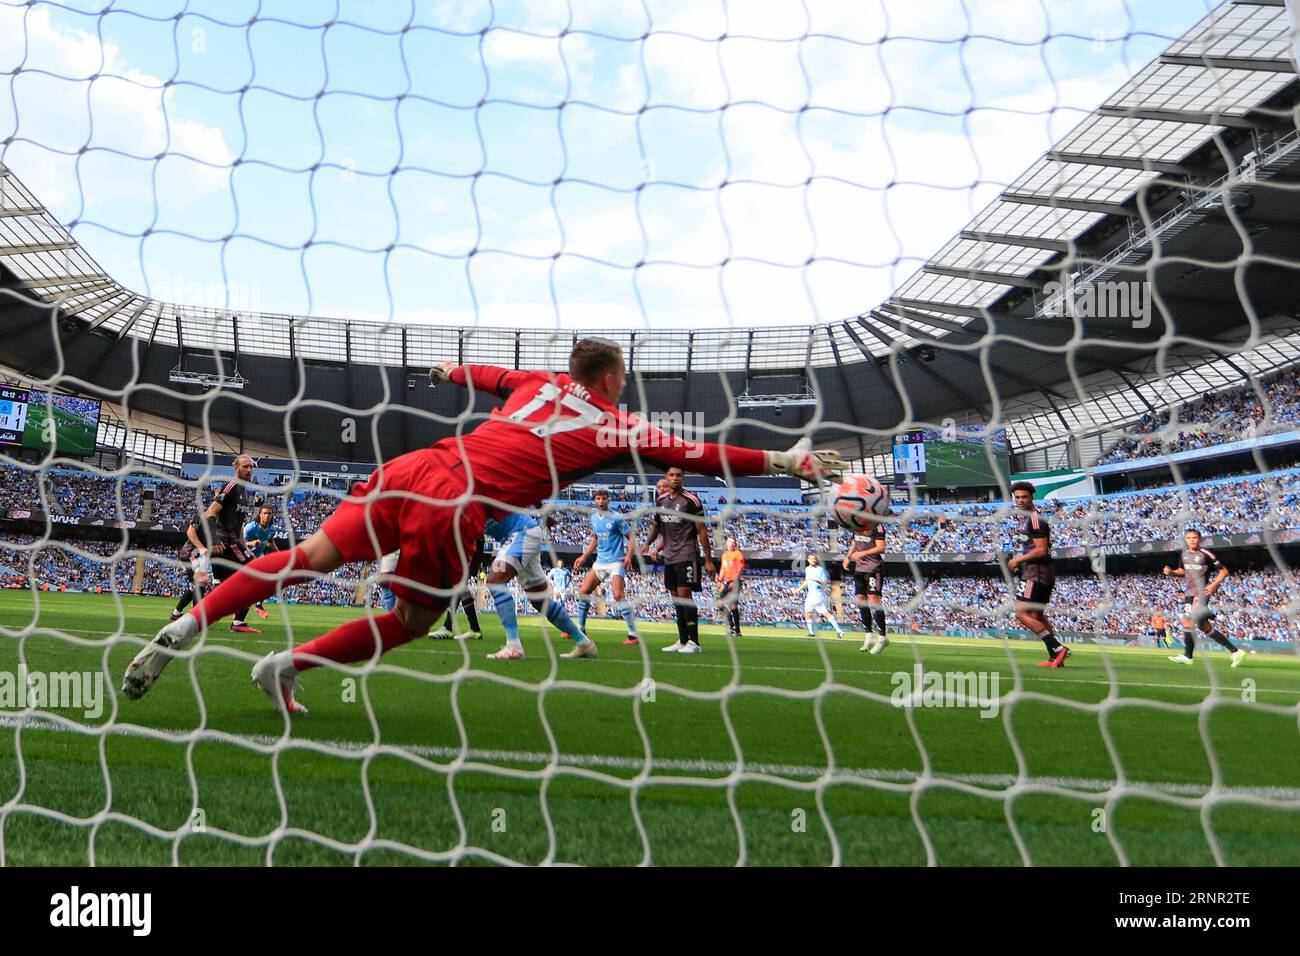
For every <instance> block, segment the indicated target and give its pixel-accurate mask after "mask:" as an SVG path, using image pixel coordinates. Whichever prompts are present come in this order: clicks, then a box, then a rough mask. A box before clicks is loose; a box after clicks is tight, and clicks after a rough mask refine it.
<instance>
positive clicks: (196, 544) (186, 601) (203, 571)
mask: <svg viewBox="0 0 1300 956" xmlns="http://www.w3.org/2000/svg"><path fill="white" fill-rule="evenodd" d="M213 537H214V535H213V534H212V531H211V529H210V528H209V527H208V522H207V519H206V518H204V517H203V515H201V514H197V515H195V516H194V517H193V518H191V519H190V523H189V525H188V526H187V527H186V529H185V543H184V544H183V545H181V548H180V551H178V552H177V554H176V556H177V557H178V558H180V559H181V560H182V561H184V562H185V564H186V567H187V571H188V574H189V579H190V586H189V587H188V588H186V589H185V590H184V591H183V592H182V593H181V596H180V600H178V601H177V602H176V607H175V608H174V609H173V610H172V620H173V621H174V620H176V619H177V618H178V617H180V616H181V615H182V614H183V613H184V612H185V609H186V608H187V607H189V605H190V603H191V602H193V603H195V604H198V603H199V602H200V601H202V600H203V596H204V594H206V593H207V591H208V588H210V587H211V586H212V562H211V559H210V558H209V553H210V551H211V550H212V539H213Z"/></svg>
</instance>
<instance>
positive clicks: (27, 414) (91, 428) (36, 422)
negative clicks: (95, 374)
mask: <svg viewBox="0 0 1300 956" xmlns="http://www.w3.org/2000/svg"><path fill="white" fill-rule="evenodd" d="M100 407H101V403H100V402H97V401H96V400H95V399H93V398H77V397H76V396H75V395H56V394H52V393H50V392H31V391H28V390H27V389H22V388H10V387H8V386H0V444H3V445H21V446H23V447H24V448H37V449H40V450H42V451H47V450H49V449H50V448H51V447H53V448H54V450H55V452H56V453H57V454H60V455H80V456H85V455H91V454H94V452H95V437H96V435H97V434H98V432H99V412H100Z"/></svg>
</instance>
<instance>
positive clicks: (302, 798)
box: [0, 591, 1300, 866]
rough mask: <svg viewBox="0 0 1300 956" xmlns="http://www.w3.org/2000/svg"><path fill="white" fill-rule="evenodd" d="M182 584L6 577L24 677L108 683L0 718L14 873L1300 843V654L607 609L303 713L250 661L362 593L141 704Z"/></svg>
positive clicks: (1170, 857) (227, 649) (1191, 859)
mask: <svg viewBox="0 0 1300 956" xmlns="http://www.w3.org/2000/svg"><path fill="white" fill-rule="evenodd" d="M169 605H170V602H169V601H166V600H163V599H150V598H123V599H121V600H120V601H118V600H117V599H115V598H114V597H112V596H92V595H54V596H49V595H47V596H42V597H41V599H40V605H39V613H37V609H36V607H35V602H34V600H33V597H32V595H31V594H29V593H27V592H14V591H5V592H0V622H3V628H2V629H0V673H3V672H10V673H16V672H17V669H18V665H19V662H20V659H21V661H22V662H23V663H24V664H25V665H26V667H27V668H28V670H29V671H37V670H40V671H47V672H49V671H80V670H89V671H96V672H104V673H105V676H106V687H105V694H106V697H107V698H108V699H107V701H106V711H105V713H104V714H103V715H102V716H100V717H99V718H97V719H90V718H87V717H85V716H84V715H83V714H82V713H80V712H68V711H59V712H57V715H58V717H59V719H62V720H66V721H72V722H75V724H76V725H78V726H80V727H83V728H84V727H89V728H91V729H92V730H94V731H95V732H93V733H89V734H87V733H80V732H78V731H77V726H72V727H61V728H60V727H53V726H51V725H50V724H49V722H48V721H47V722H45V723H43V724H41V725H39V726H32V725H30V723H29V724H28V725H27V726H22V722H21V721H20V719H19V718H18V716H17V714H16V713H15V712H14V711H13V710H9V711H5V712H4V713H3V714H0V719H3V722H4V726H3V728H0V860H2V861H3V862H4V863H7V864H10V865H24V864H69V865H80V864H86V863H89V862H91V861H92V859H93V862H95V863H96V864H98V865H133V864H166V863H170V862H172V861H173V859H176V860H178V861H179V862H180V863H182V864H195V865H204V864H261V863H264V862H267V861H268V860H269V861H271V862H273V863H275V864H278V865H294V864H336V865H351V864H354V863H356V862H361V863H363V864H402V863H422V862H435V863H436V862H442V861H450V860H453V859H454V860H455V861H456V862H458V863H461V864H469V863H483V862H487V863H491V862H499V861H521V862H526V863H540V862H544V861H555V862H564V863H586V864H637V863H641V862H646V861H649V862H653V863H656V864H710V865H713V864H717V865H731V864H734V863H736V862H737V861H738V860H739V859H740V858H741V857H742V854H743V858H744V861H745V862H746V863H749V864H758V865H773V864H780V865H784V864H800V865H822V864H828V863H831V862H834V861H838V862H842V863H845V864H856V865H876V864H903V865H923V864H926V863H927V862H937V863H939V864H944V865H972V864H1020V863H1021V862H1023V859H1024V857H1025V856H1028V858H1029V859H1030V860H1031V861H1032V862H1033V863H1036V864H1046V865H1061V864H1082V865H1101V866H1109V865H1116V864H1117V863H1118V862H1119V859H1120V852H1122V854H1123V855H1124V856H1125V857H1126V859H1127V861H1128V862H1129V863H1132V864H1135V865H1164V864H1169V865H1183V864H1211V863H1213V862H1215V847H1216V846H1217V852H1218V855H1219V859H1221V860H1222V861H1224V862H1227V863H1229V864H1236V865H1253V864H1272V865H1282V866H1295V865H1298V864H1300V843H1298V841H1296V840H1295V839H1294V835H1295V833H1296V832H1297V831H1300V745H1298V744H1300V740H1297V704H1298V701H1300V663H1298V662H1297V661H1296V660H1295V659H1294V658H1290V657H1288V656H1282V655H1254V656H1252V657H1251V658H1250V659H1249V661H1248V662H1247V665H1246V666H1245V667H1244V668H1242V669H1239V670H1229V669H1228V666H1227V665H1228V661H1227V658H1226V656H1225V655H1223V654H1203V655H1201V657H1202V658H1203V659H1198V662H1197V664H1196V665H1195V666H1194V667H1184V666H1178V665H1175V664H1171V663H1169V662H1168V661H1166V660H1165V656H1166V653H1165V652H1154V651H1138V650H1130V649H1105V650H1103V649H1102V648H1099V647H1093V646H1081V647H1077V648H1076V649H1075V655H1074V657H1073V658H1072V660H1071V662H1070V666H1069V667H1068V668H1066V669H1064V670H1062V671H1046V670H1044V669H1042V668H1039V667H1036V666H1034V665H1035V664H1036V662H1037V661H1038V660H1039V659H1040V657H1041V649H1040V648H1039V647H1037V646H1036V645H1031V644H1028V643H1017V642H1005V643H1004V642H997V641H977V640H959V639H950V638H895V640H894V642H893V644H892V645H891V646H890V647H889V648H888V650H887V651H886V652H885V653H884V654H882V655H879V656H874V657H871V656H867V655H864V654H860V653H859V652H858V644H859V640H858V637H859V636H860V635H855V636H853V637H852V638H851V639H849V640H845V641H836V640H835V638H834V636H833V634H832V633H831V632H825V631H823V632H822V633H823V635H829V637H828V639H826V640H822V641H812V640H808V639H806V638H804V639H798V638H797V637H795V635H796V634H797V633H798V632H793V631H786V632H777V631H766V632H762V633H759V632H755V633H754V634H753V635H752V636H751V635H747V636H746V637H744V638H743V639H740V640H737V641H728V640H727V639H726V638H724V637H723V636H721V634H719V633H717V632H716V630H715V629H713V628H704V634H703V637H702V641H703V644H704V647H705V653H704V654H702V655H699V656H697V657H689V658H680V657H676V656H670V655H666V654H662V653H661V652H660V647H661V646H662V645H663V644H665V643H667V641H668V640H669V639H670V630H671V629H670V628H668V627H665V626H660V625H645V626H644V629H645V630H646V631H647V632H648V633H649V637H650V639H649V640H648V641H646V642H643V645H642V647H640V648H638V647H624V646H622V644H621V640H622V637H623V633H622V628H621V624H616V623H612V622H611V623H608V624H605V623H602V624H598V625H596V626H594V627H593V629H592V630H593V636H594V637H595V638H596V639H597V641H598V642H599V644H600V657H599V659H597V660H594V661H586V660H582V661H558V660H555V659H554V658H553V657H552V656H551V654H550V653H548V640H547V639H546V638H544V637H543V635H542V632H541V626H540V623H539V620H538V618H537V617H535V616H534V617H529V618H526V619H525V620H524V623H523V636H524V642H525V647H526V648H527V650H528V652H529V657H528V658H527V659H525V660H523V661H516V662H511V663H496V662H489V661H487V660H485V659H484V657H483V655H484V654H485V653H486V652H488V651H491V650H495V649H496V648H497V647H498V646H499V636H498V635H499V631H498V630H497V628H496V625H495V619H494V618H493V617H490V616H488V617H485V618H484V620H485V623H488V631H489V633H488V635H487V637H486V638H485V639H484V640H483V641H476V642H467V643H465V644H461V643H457V642H451V641H437V642H435V641H430V640H423V639H422V640H420V641H417V642H414V643H413V644H411V645H409V646H407V647H404V648H401V649H398V650H397V651H395V652H393V653H392V654H389V655H387V656H386V657H384V658H383V661H382V665H381V666H380V667H379V668H378V669H376V670H374V671H372V672H371V673H369V674H368V675H365V676H363V677H361V678H360V679H358V680H356V681H355V694H352V693H349V685H348V684H347V683H346V681H347V680H348V678H350V677H351V678H356V677H358V676H359V675H358V672H357V671H355V670H349V671H348V672H347V673H341V672H335V671H330V670H325V669H318V670H314V671H312V672H310V673H307V674H306V675H304V679H303V683H304V688H305V693H304V695H303V698H302V699H303V702H304V703H306V704H307V705H308V706H309V707H310V708H311V713H310V714H309V715H307V716H305V717H302V718H297V719H295V720H294V721H293V722H292V726H291V727H290V726H289V725H288V724H287V722H286V721H285V719H284V718H283V717H282V716H281V715H280V714H278V713H277V712H276V711H275V710H274V709H273V708H272V707H271V706H270V704H269V702H268V701H267V700H266V698H265V697H263V696H262V694H261V693H260V692H258V691H257V690H256V689H255V688H254V687H253V686H252V685H251V684H250V683H249V679H248V675H249V670H250V667H251V665H252V663H253V661H254V660H255V658H257V657H260V656H262V655H263V654H265V653H266V652H268V651H270V650H273V649H278V648H282V647H285V646H288V645H289V643H290V628H289V625H290V624H291V625H292V636H293V637H294V638H296V639H298V640H301V639H305V638H306V637H309V636H313V635H314V634H316V633H319V632H321V631H323V630H325V629H327V628H328V627H330V626H331V625H333V624H335V623H337V622H340V621H342V620H345V619H348V618H350V617H353V616H355V615H357V614H358V613H361V612H359V611H357V610H355V609H343V608H317V607H305V606H291V607H288V608H284V607H276V606H272V615H271V617H270V618H269V619H268V620H266V621H259V622H256V623H258V626H260V627H262V629H263V631H264V633H263V634H262V635H261V637H259V638H255V639H251V640H250V639H246V638H244V637H243V636H241V635H234V634H231V633H230V632H228V631H226V630H225V625H224V624H223V625H222V626H221V628H220V630H214V632H213V636H212V637H210V638H209V639H208V640H207V642H206V644H205V645H204V647H203V650H202V652H201V654H199V655H198V656H197V657H195V658H193V659H192V660H190V661H178V662H175V663H173V664H172V666H171V667H170V668H169V669H168V671H167V672H166V673H165V674H164V675H163V678H162V680H161V681H160V682H159V684H158V685H157V686H156V687H155V688H154V690H153V691H152V692H151V693H150V694H149V695H148V696H147V697H146V698H144V699H143V700H141V701H138V702H132V701H128V700H125V699H124V698H120V697H119V696H118V695H117V694H116V689H117V687H118V685H119V684H120V677H121V673H122V671H123V669H124V668H125V666H126V663H127V661H128V660H129V659H130V657H131V656H132V655H133V654H134V652H135V650H136V648H137V647H138V645H137V644H135V643H133V642H130V641H126V640H122V639H121V636H122V635H123V634H128V635H136V636H141V637H144V636H149V635H152V634H153V633H154V632H155V630H156V629H157V627H158V626H159V624H160V623H161V622H162V621H163V620H165V618H166V613H167V609H168V607H169ZM109 635H116V639H108V638H109ZM236 638H238V639H236ZM566 649H567V648H566V647H565V646H564V645H563V644H559V643H557V644H556V645H555V646H554V650H555V651H556V652H563V651H564V650H566ZM918 662H920V663H921V664H922V666H923V667H924V668H925V669H926V670H927V671H985V672H992V673H997V674H998V675H999V678H1000V689H1001V692H1002V693H1003V694H1004V695H1005V694H1007V693H1008V692H1010V691H1011V690H1012V689H1013V688H1015V687H1016V682H1017V679H1018V680H1019V682H1020V683H1019V687H1020V688H1021V691H1022V692H1024V695H1023V696H1020V697H1019V699H1017V700H1015V701H1013V702H1004V703H1003V705H1002V707H1001V711H1000V713H999V714H998V716H997V717H995V718H991V719H990V718H982V717H981V716H980V711H979V710H977V709H971V708H965V709H963V708H955V707H945V708H929V709H927V708H915V709H900V708H896V707H894V706H892V705H891V704H890V703H889V701H888V699H887V698H888V695H890V694H891V692H892V691H893V689H894V684H893V682H892V677H893V675H894V674H895V673H896V672H900V671H907V672H911V671H913V669H914V667H915V665H916V664H917V663H918ZM494 676H495V677H499V678H500V679H493V678H494ZM647 679H649V680H652V681H653V682H654V683H653V685H647V684H645V683H644V681H646V680H647ZM1246 679H1249V680H1250V681H1251V682H1253V683H1252V684H1251V685H1247V687H1248V688H1251V687H1253V697H1254V702H1248V701H1247V700H1244V699H1243V696H1245V697H1249V696H1251V695H1250V694H1243V685H1242V681H1243V680H1246ZM651 689H653V695H652V696H653V700H647V699H645V698H646V697H649V696H651V694H650V690H651ZM868 691H870V692H874V693H875V694H878V695H883V696H884V697H885V698H886V699H885V700H882V699H880V698H873V697H870V696H868V695H866V693H864V692H868ZM353 698H354V699H353ZM1103 701H1105V702H1106V704H1105V707H1104V708H1103V709H1102V710H1101V711H1100V712H1099V711H1098V709H1097V708H1096V706H1095V705H1098V704H1100V703H1102V702H1103ZM1207 701H1208V703H1207ZM1156 704H1163V705H1167V706H1165V707H1160V706H1156ZM105 727H108V728H109V730H108V732H107V733H103V732H101V731H102V730H103V729H104V728H105ZM1013 740H1014V745H1013ZM376 742H378V743H380V744H382V748H370V749H366V747H367V745H369V744H373V743H376ZM552 754H558V758H555V759H552ZM738 754H740V755H743V760H744V770H745V773H744V775H743V776H741V775H739V774H736V773H734V772H733V771H734V770H735V768H736V758H737V755H738ZM651 757H652V758H653V759H651ZM828 765H829V766H832V767H833V768H834V773H833V775H830V776H827V774H826V768H827V767H828ZM548 767H549V768H550V769H549V770H548ZM1117 768H1122V776H1123V780H1124V781H1125V787H1124V788H1123V789H1122V790H1108V788H1110V787H1111V784H1112V782H1113V781H1115V780H1116V778H1117V773H1118V769H1117ZM918 777H919V778H920V780H921V782H920V783H919V784H918V783H917V779H918ZM1017 780H1020V784H1019V785H1018V786H1017V787H1016V788H1015V789H1013V790H1008V787H1009V785H1011V784H1012V783H1013V782H1015V781H1017ZM1212 785H1213V787H1214V789H1213V790H1212V791H1211V797H1210V798H1209V799H1208V800H1206V799H1201V795H1202V794H1203V793H1205V791H1206V789H1207V788H1210V787H1211V786H1212ZM195 808H197V809H200V810H201V811H202V814H201V815H195V814H194V813H193V811H194V809H195ZM1099 809H1100V811H1101V813H1098V810H1099ZM196 819H197V820H199V821H201V824H202V826H201V828H200V827H196V826H194V825H193V824H192V821H193V820H196ZM1117 848H1118V851H1117Z"/></svg>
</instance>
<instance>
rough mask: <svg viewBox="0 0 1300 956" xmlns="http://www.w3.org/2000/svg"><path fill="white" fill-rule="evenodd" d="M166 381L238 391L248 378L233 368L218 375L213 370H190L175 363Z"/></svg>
mask: <svg viewBox="0 0 1300 956" xmlns="http://www.w3.org/2000/svg"><path fill="white" fill-rule="evenodd" d="M167 381H169V382H171V383H172V384H173V385H200V386H202V387H203V388H205V389H209V388H232V389H238V390H239V391H241V392H242V391H243V390H244V386H245V385H246V384H248V379H246V378H244V376H242V375H240V374H239V370H238V369H235V370H234V371H233V372H231V373H230V374H229V375H218V374H217V373H215V372H191V371H189V370H187V369H184V368H181V367H180V366H179V365H177V366H176V367H175V368H174V369H172V370H171V372H170V374H168V376H167Z"/></svg>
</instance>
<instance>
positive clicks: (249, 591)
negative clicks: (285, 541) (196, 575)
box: [190, 547, 313, 624]
mask: <svg viewBox="0 0 1300 956" xmlns="http://www.w3.org/2000/svg"><path fill="white" fill-rule="evenodd" d="M255 572H256V573H255ZM281 572H287V573H286V574H285V575H284V577H282V578H280V577H277V575H279V574H280V573H281ZM312 576H313V575H312V574H311V572H310V570H308V565H307V559H306V557H305V556H304V555H303V553H302V548H301V547H297V548H294V549H293V550H292V551H272V552H271V553H270V554H266V555H263V556H262V557H260V558H258V559H257V560H256V561H250V562H249V563H248V564H246V565H244V566H243V567H242V568H240V569H239V570H238V571H237V572H236V573H235V576H234V577H231V578H227V579H226V580H224V581H222V582H221V583H220V584H218V585H217V586H216V587H215V588H213V589H212V591H211V592H209V594H208V596H207V597H205V598H204V599H203V600H202V601H200V602H199V603H198V604H196V605H194V607H193V608H192V609H191V610H190V616H191V617H192V618H194V620H196V621H198V622H199V623H200V624H202V623H203V622H204V621H205V620H206V621H207V622H208V624H215V623H216V622H217V621H220V620H221V619H222V618H223V617H228V616H229V615H231V614H234V613H235V612H236V611H238V610H239V609H240V608H245V607H248V606H249V605H250V604H256V603H257V602H258V601H261V600H263V599H264V598H269V597H270V596H271V595H273V594H274V593H275V589H276V588H277V587H288V586H289V585H291V584H301V583H303V582H304V581H310V580H311V579H312Z"/></svg>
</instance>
